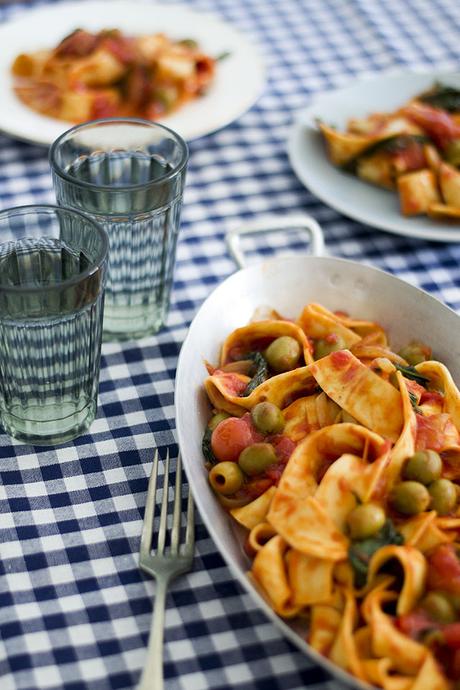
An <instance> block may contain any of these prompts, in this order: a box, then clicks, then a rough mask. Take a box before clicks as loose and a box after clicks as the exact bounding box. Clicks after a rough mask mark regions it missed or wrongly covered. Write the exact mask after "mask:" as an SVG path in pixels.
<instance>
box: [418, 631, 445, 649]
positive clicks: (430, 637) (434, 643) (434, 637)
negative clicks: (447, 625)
mask: <svg viewBox="0 0 460 690" xmlns="http://www.w3.org/2000/svg"><path fill="white" fill-rule="evenodd" d="M420 642H421V643H422V644H423V645H425V647H428V649H435V648H436V647H438V646H439V645H440V644H443V643H444V635H443V634H442V631H441V630H439V628H438V629H435V628H429V629H428V630H426V631H425V632H422V633H421V639H420Z"/></svg>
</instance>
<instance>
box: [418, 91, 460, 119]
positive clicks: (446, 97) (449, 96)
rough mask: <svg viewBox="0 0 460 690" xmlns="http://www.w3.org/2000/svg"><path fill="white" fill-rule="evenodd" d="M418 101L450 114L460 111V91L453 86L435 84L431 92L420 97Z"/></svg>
mask: <svg viewBox="0 0 460 690" xmlns="http://www.w3.org/2000/svg"><path fill="white" fill-rule="evenodd" d="M418 100H419V101H422V103H426V104H427V105H431V106H433V108H441V109H442V110H447V112H449V113H455V112H458V111H460V91H459V90H458V89H456V88H454V87H453V86H444V85H443V84H435V85H434V87H433V88H432V89H430V91H427V92H426V93H423V94H422V95H421V96H419V97H418Z"/></svg>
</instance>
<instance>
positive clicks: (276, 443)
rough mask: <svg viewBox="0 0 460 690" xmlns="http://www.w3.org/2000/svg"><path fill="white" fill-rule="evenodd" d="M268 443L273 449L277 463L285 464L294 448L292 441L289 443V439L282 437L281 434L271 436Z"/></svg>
mask: <svg viewBox="0 0 460 690" xmlns="http://www.w3.org/2000/svg"><path fill="white" fill-rule="evenodd" d="M270 443H271V444H272V446H273V447H274V448H275V453H276V457H277V458H278V460H279V462H282V463H287V461H288V460H289V458H290V457H291V455H292V453H293V452H294V448H295V447H296V444H295V443H294V441H291V439H290V438H288V437H287V436H282V435H281V434H279V435H276V436H272V437H271V438H270Z"/></svg>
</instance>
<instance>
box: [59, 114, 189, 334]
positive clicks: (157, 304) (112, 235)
mask: <svg viewBox="0 0 460 690" xmlns="http://www.w3.org/2000/svg"><path fill="white" fill-rule="evenodd" d="M187 162H188V149H187V145H186V144H185V142H184V141H183V140H182V139H181V137H179V136H178V135H177V134H176V133H175V132H173V131H172V130H170V129H168V128H166V127H163V126H161V125H158V124H155V123H153V122H148V121H145V120H138V119H135V118H132V119H130V118H110V119H107V120H96V121H94V122H89V123H86V124H83V125H79V126H77V127H74V128H72V129H70V130H69V131H68V132H66V133H64V134H63V135H62V136H61V137H59V139H57V140H56V141H55V142H54V144H53V146H52V147H51V151H50V165H51V169H52V174H53V184H54V189H55V193H56V198H57V201H58V203H59V204H62V205H64V206H70V207H72V208H76V209H79V210H81V211H84V212H85V213H87V214H89V215H90V216H91V217H92V218H94V220H96V221H97V223H99V224H100V225H102V227H104V228H105V229H106V231H107V233H108V236H109V243H110V252H109V269H108V277H107V288H106V299H105V316H104V339H106V340H121V339H126V338H140V337H142V336H144V335H147V334H149V333H156V332H157V331H158V330H159V329H160V328H161V327H162V326H163V325H164V323H165V321H166V317H167V314H168V310H169V300H170V293H171V285H172V280H173V271H174V262H175V255H176V244H177V237H178V232H179V225H180V213H181V207H182V196H183V190H184V184H185V173H186V168H187Z"/></svg>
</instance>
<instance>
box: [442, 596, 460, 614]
mask: <svg viewBox="0 0 460 690" xmlns="http://www.w3.org/2000/svg"><path fill="white" fill-rule="evenodd" d="M441 594H442V595H443V596H445V597H446V599H448V600H449V601H450V603H451V604H452V606H453V607H454V609H455V610H456V611H457V613H459V612H460V594H455V593H454V592H441Z"/></svg>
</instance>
